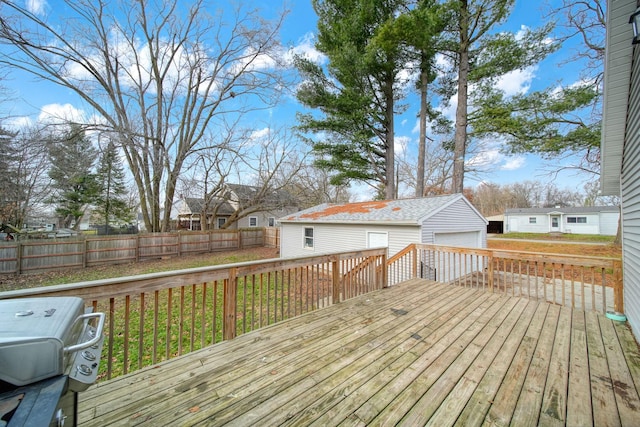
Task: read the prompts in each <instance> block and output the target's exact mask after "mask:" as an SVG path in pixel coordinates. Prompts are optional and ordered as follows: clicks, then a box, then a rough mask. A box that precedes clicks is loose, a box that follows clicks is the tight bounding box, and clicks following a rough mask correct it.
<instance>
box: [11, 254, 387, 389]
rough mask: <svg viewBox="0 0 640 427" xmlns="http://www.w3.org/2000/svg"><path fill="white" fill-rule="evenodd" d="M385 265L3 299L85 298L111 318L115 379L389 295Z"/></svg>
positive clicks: (132, 280) (225, 274)
mask: <svg viewBox="0 0 640 427" xmlns="http://www.w3.org/2000/svg"><path fill="white" fill-rule="evenodd" d="M385 260H386V249H368V250H361V251H349V252H341V253H334V254H325V255H312V256H307V257H300V258H277V259H270V260H259V261H250V262H244V263H237V264H227V265H220V266H210V267H200V268H192V269H185V270H176V271H168V272H161V273H152V274H143V275H137V276H127V277H119V278H113V279H104V280H96V281H91V282H81V283H72V284H65V285H55V286H48V287H42V288H30V289H21V290H15V291H9V292H2V293H0V299H11V298H24V297H35V296H79V297H82V298H84V300H85V302H86V304H87V305H91V306H93V307H94V309H96V310H98V311H103V312H105V313H107V317H108V321H107V326H106V329H107V331H106V332H105V335H106V337H107V340H106V342H105V347H104V348H105V352H106V354H107V356H106V357H105V358H104V360H103V366H101V368H100V370H101V372H105V374H104V377H105V378H111V377H113V376H117V375H120V374H123V373H126V372H130V371H132V370H135V369H139V368H141V367H144V366H148V365H149V364H154V363H157V362H159V361H162V360H165V359H168V358H171V357H174V356H176V355H180V354H184V353H186V352H189V351H194V350H196V349H198V348H202V347H204V346H206V345H209V344H211V343H215V342H217V341H220V340H228V339H233V338H234V337H236V336H237V335H239V334H241V333H245V332H248V331H251V330H254V329H257V328H260V327H263V326H266V325H269V324H271V323H274V322H278V321H281V320H284V319H287V318H290V317H294V316H297V315H300V314H303V313H305V312H308V311H312V310H316V309H318V308H320V307H325V306H328V305H331V304H336V303H339V302H340V301H342V300H343V299H345V298H350V297H353V296H357V295H360V294H363V293H366V292H370V291H372V290H374V289H378V288H382V287H384V286H386V278H385V277H383V276H382V274H380V272H379V269H378V266H377V265H376V264H378V263H380V262H382V263H384V261H385ZM347 270H350V271H351V272H350V273H348V271H347ZM381 271H382V272H384V271H385V269H384V268H383V269H382V270H381ZM346 273H348V274H346ZM347 282H348V283H347ZM365 284H366V285H365Z"/></svg>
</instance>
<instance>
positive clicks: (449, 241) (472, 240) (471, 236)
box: [434, 231, 480, 248]
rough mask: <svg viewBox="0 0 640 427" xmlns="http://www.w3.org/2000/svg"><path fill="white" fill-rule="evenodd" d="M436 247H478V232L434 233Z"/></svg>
mask: <svg viewBox="0 0 640 427" xmlns="http://www.w3.org/2000/svg"><path fill="white" fill-rule="evenodd" d="M434 239H435V244H436V245H446V246H463V247H466V248H477V247H479V246H480V232H479V231H465V232H459V233H435V236H434Z"/></svg>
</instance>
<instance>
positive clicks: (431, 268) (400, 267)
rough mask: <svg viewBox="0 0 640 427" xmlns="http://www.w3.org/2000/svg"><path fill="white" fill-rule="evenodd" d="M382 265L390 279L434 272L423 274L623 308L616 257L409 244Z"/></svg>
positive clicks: (572, 302)
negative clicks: (385, 264)
mask: <svg viewBox="0 0 640 427" xmlns="http://www.w3.org/2000/svg"><path fill="white" fill-rule="evenodd" d="M388 269H389V272H390V273H389V277H390V278H392V279H393V280H394V281H395V283H397V282H400V281H403V280H406V279H409V278H413V277H420V276H421V275H422V277H425V276H424V275H425V274H430V275H433V276H436V277H425V278H429V279H432V278H437V280H439V281H445V282H451V283H454V284H465V285H469V284H470V283H473V286H478V287H483V288H485V289H487V290H488V291H490V292H503V293H507V294H510V295H518V296H524V297H529V298H544V299H546V300H548V301H550V302H553V303H555V304H561V305H565V304H569V305H571V306H572V307H583V308H584V309H589V308H590V309H592V310H597V311H600V312H604V311H608V310H614V311H617V312H623V310H624V292H623V281H622V261H621V260H620V259H617V258H604V257H593V256H582V255H564V254H554V253H540V252H527V251H512V250H503V249H500V250H495V249H484V248H462V247H456V246H442V245H430V244H411V245H409V246H407V247H406V248H405V249H403V250H402V251H400V252H398V253H397V254H396V255H394V256H393V257H391V258H390V259H389V261H388ZM392 284H393V283H392ZM608 294H610V295H608Z"/></svg>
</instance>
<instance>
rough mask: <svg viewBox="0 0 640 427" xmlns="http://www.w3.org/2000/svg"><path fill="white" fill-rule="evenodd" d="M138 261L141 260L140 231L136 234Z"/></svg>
mask: <svg viewBox="0 0 640 427" xmlns="http://www.w3.org/2000/svg"><path fill="white" fill-rule="evenodd" d="M136 262H140V232H139V231H138V234H136Z"/></svg>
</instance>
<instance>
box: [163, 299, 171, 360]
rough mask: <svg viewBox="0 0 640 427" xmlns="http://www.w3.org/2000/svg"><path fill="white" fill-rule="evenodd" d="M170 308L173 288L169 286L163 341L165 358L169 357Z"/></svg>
mask: <svg viewBox="0 0 640 427" xmlns="http://www.w3.org/2000/svg"><path fill="white" fill-rule="evenodd" d="M172 308H173V288H169V289H167V322H166V325H165V335H166V338H165V340H166V342H165V349H164V354H165V359H169V357H171V324H172V318H171V311H172Z"/></svg>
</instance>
